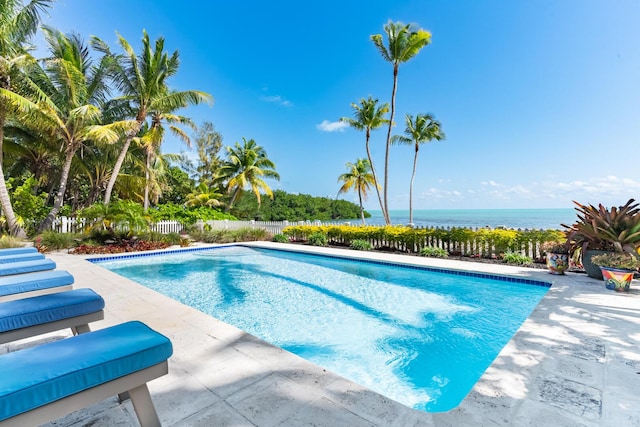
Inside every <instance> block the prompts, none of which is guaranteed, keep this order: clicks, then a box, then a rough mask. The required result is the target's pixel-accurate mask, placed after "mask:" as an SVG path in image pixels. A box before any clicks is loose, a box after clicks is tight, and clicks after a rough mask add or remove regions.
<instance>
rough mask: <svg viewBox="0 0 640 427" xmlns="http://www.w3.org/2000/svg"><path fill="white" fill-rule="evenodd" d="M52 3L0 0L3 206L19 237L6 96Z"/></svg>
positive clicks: (0, 176)
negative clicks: (10, 183)
mask: <svg viewBox="0 0 640 427" xmlns="http://www.w3.org/2000/svg"><path fill="white" fill-rule="evenodd" d="M52 2H53V1H52V0H31V1H30V2H29V3H27V4H26V5H25V4H24V2H23V1H22V0H0V206H1V207H2V213H3V214H4V217H5V219H6V220H7V224H8V226H9V232H10V233H11V234H12V235H14V236H17V237H20V238H22V237H25V236H26V233H25V231H24V229H23V228H22V226H21V225H20V224H19V223H18V220H17V218H16V215H15V213H14V211H13V207H12V206H11V198H10V197H9V192H8V191H7V184H6V182H5V180H4V169H3V167H2V152H3V151H2V148H3V147H2V143H3V141H4V124H5V121H6V119H7V113H8V109H9V105H8V104H9V101H8V100H7V98H6V97H5V94H6V93H7V92H10V91H11V90H12V84H11V75H12V74H13V73H15V72H16V69H17V66H18V65H20V64H21V63H22V62H24V61H25V60H26V59H27V57H28V56H27V54H26V53H27V46H26V45H27V43H28V42H29V41H30V39H31V37H32V36H33V35H34V34H35V32H36V31H37V29H38V24H39V22H40V14H41V13H42V12H43V11H45V10H46V9H48V8H49V6H50V4H51V3H52Z"/></svg>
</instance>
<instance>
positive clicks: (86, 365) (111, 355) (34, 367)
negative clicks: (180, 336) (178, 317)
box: [0, 322, 173, 427]
mask: <svg viewBox="0 0 640 427" xmlns="http://www.w3.org/2000/svg"><path fill="white" fill-rule="evenodd" d="M172 353H173V349H172V346H171V341H169V339H168V338H167V337H165V336H163V335H161V334H159V333H157V332H155V331H154V330H152V329H151V328H149V327H148V326H147V325H145V324H144V323H141V322H128V323H123V324H120V325H116V326H112V327H110V328H106V329H101V330H98V331H95V332H90V333H87V334H82V335H78V336H75V337H71V338H67V339H64V340H60V341H55V342H52V343H49V344H44V345H41V346H37V347H31V348H28V349H25V350H20V351H15V352H12V353H6V354H4V355H2V356H0V372H2V381H1V382H0V426H2V427H10V426H20V427H22V426H25V425H39V424H42V423H45V422H47V421H50V420H52V419H56V418H59V417H61V416H63V415H65V414H68V413H69V412H72V411H76V410H78V409H81V408H84V407H86V406H88V405H91V404H94V403H96V402H99V401H101V400H104V399H106V398H108V397H110V396H113V395H116V394H118V393H121V392H125V391H128V393H129V395H130V396H131V401H132V402H133V407H134V409H135V411H136V414H137V415H138V420H139V421H140V425H142V426H143V427H150V426H159V425H160V421H159V419H158V414H157V413H156V410H155V408H154V406H153V402H152V401H151V396H150V395H149V389H148V388H147V382H148V381H151V380H153V379H155V378H158V377H160V376H162V375H165V374H166V373H167V372H168V365H167V359H168V358H169V357H170V356H171V354H172Z"/></svg>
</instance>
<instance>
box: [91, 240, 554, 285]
mask: <svg viewBox="0 0 640 427" xmlns="http://www.w3.org/2000/svg"><path fill="white" fill-rule="evenodd" d="M233 247H243V248H250V249H260V250H264V251H275V252H292V253H298V254H304V255H310V256H318V257H324V258H335V259H343V260H349V261H359V262H364V263H368V264H379V265H388V266H394V267H404V268H411V269H414V270H423V271H430V272H434V273H445V274H453V275H458V276H466V277H477V278H482V279H492V280H499V281H503V282H511V283H522V284H526V285H533V286H542V287H545V288H550V287H551V283H549V282H545V281H542V280H537V279H525V278H522V277H512V276H505V275H500V274H491V273H480V272H477V271H467V270H452V269H448V268H439V267H429V266H425V265H413V264H402V263H397V262H392V261H383V260H373V259H362V258H352V257H349V256H346V255H333V254H318V253H309V252H303V251H297V250H295V249H279V248H263V247H254V246H246V245H228V246H213V247H199V248H184V249H171V250H168V251H162V252H151V253H143V252H138V253H132V254H127V255H122V254H119V255H113V256H108V257H98V258H87V261H89V262H91V263H94V264H97V263H101V262H107V261H117V260H122V259H130V258H140V257H151V256H160V255H173V254H182V253H189V252H199V251H211V250H217V249H224V248H233Z"/></svg>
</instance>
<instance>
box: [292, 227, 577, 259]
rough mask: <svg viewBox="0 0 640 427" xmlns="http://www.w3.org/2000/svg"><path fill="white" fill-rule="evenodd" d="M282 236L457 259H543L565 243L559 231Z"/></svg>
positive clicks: (378, 230) (342, 231)
mask: <svg viewBox="0 0 640 427" xmlns="http://www.w3.org/2000/svg"><path fill="white" fill-rule="evenodd" d="M282 232H283V233H284V234H286V235H288V236H290V237H291V238H292V239H293V240H297V241H306V240H308V238H309V236H310V235H312V234H314V233H323V234H325V235H326V236H327V237H328V239H329V241H330V242H331V243H338V244H347V245H348V244H350V243H351V242H352V241H354V240H366V241H368V242H369V243H371V246H372V247H373V248H376V249H380V248H389V249H396V250H400V251H406V252H411V253H419V252H420V251H421V250H422V248H424V247H428V246H431V247H436V248H442V249H445V250H446V251H448V252H449V253H450V254H453V255H465V256H469V255H477V256H481V257H491V256H493V255H500V254H504V253H506V252H515V253H519V254H522V255H523V256H528V257H532V258H537V257H540V256H541V254H540V250H539V246H540V244H541V243H542V242H545V241H549V240H557V241H564V239H565V235H564V233H563V232H561V231H558V230H523V231H522V230H510V229H489V228H480V229H477V230H474V229H470V228H456V227H454V228H451V229H444V228H411V227H405V226H390V225H387V226H350V225H294V226H289V227H285V228H284V229H283V230H282Z"/></svg>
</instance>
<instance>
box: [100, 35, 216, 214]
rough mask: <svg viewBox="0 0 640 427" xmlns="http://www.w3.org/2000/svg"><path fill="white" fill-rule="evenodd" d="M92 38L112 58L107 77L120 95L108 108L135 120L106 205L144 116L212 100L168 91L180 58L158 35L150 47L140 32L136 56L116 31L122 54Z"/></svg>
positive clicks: (196, 93)
mask: <svg viewBox="0 0 640 427" xmlns="http://www.w3.org/2000/svg"><path fill="white" fill-rule="evenodd" d="M92 41H93V46H94V47H95V48H96V49H98V50H99V51H101V52H104V53H105V54H107V55H109V56H111V57H112V58H114V61H113V64H112V65H113V68H112V73H111V76H112V78H113V81H114V85H115V87H116V88H117V89H118V90H120V91H121V92H122V94H123V95H122V96H120V97H118V98H116V99H114V101H113V103H112V106H111V107H112V108H113V109H114V110H118V111H120V112H121V113H122V114H130V117H134V118H135V121H136V123H137V126H136V127H135V128H133V129H132V130H131V131H130V132H128V133H127V135H126V137H125V138H124V143H123V146H122V150H121V151H120V155H119V156H118V159H117V160H116V163H115V165H114V167H113V172H112V174H111V179H110V180H109V183H108V184H107V188H106V191H105V197H104V203H105V204H108V203H109V201H110V200H111V194H112V192H113V187H114V185H115V182H116V180H117V178H118V174H119V173H120V169H121V168H122V163H123V162H124V159H125V157H126V156H127V151H128V150H129V146H130V145H131V141H133V138H134V137H135V136H136V135H137V134H138V133H139V132H140V130H141V129H142V125H143V123H144V122H145V120H146V119H147V116H148V115H149V114H151V113H153V112H155V111H162V112H173V111H176V110H178V109H179V108H184V107H188V106H189V105H197V104H200V103H202V102H212V97H211V95H209V94H208V93H205V92H201V91H196V90H187V91H179V92H178V91H170V90H168V86H167V80H168V79H169V78H170V77H172V76H174V75H175V74H176V73H177V71H178V66H179V64H180V61H179V53H178V51H177V50H176V51H174V52H173V54H171V56H169V55H168V54H167V53H166V52H164V39H163V38H162V37H160V38H158V39H157V40H156V42H155V45H154V46H152V45H151V42H150V40H149V35H148V34H147V32H146V31H143V33H142V51H141V52H140V55H136V54H135V52H134V50H133V48H132V47H131V45H130V44H129V42H128V41H127V40H125V39H124V37H122V36H121V35H119V34H118V42H119V44H120V46H121V47H122V49H123V50H124V54H123V55H119V56H116V55H113V54H112V53H111V51H110V49H109V47H108V46H107V44H106V43H104V42H103V41H102V40H100V39H98V38H95V37H94V38H93V40H92Z"/></svg>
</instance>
